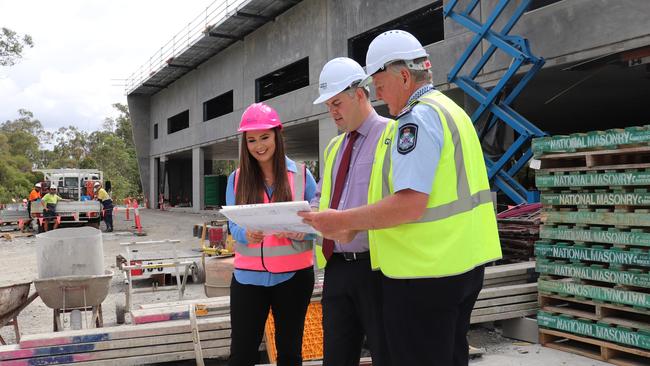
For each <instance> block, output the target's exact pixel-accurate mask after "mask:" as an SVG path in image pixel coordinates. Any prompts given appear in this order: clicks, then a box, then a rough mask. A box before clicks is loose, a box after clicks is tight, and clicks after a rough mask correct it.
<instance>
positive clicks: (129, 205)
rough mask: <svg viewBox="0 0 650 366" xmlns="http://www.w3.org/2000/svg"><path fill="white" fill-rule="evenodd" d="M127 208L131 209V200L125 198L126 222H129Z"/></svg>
mask: <svg viewBox="0 0 650 366" xmlns="http://www.w3.org/2000/svg"><path fill="white" fill-rule="evenodd" d="M129 207H131V200H129V199H128V198H127V199H126V221H129V220H131V219H130V218H129Z"/></svg>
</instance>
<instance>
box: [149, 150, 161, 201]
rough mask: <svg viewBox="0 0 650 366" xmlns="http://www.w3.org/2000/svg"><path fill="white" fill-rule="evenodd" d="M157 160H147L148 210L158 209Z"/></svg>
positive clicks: (153, 158) (154, 158) (152, 158)
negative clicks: (148, 173)
mask: <svg viewBox="0 0 650 366" xmlns="http://www.w3.org/2000/svg"><path fill="white" fill-rule="evenodd" d="M158 161H159V160H158V158H156V157H151V158H149V172H150V175H149V196H148V198H147V199H148V200H149V207H150V208H159V207H158V174H159V166H158V165H159V164H158Z"/></svg>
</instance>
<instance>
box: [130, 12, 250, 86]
mask: <svg viewBox="0 0 650 366" xmlns="http://www.w3.org/2000/svg"><path fill="white" fill-rule="evenodd" d="M248 2H250V0H225V1H224V0H215V1H214V2H212V3H211V4H210V5H208V6H207V7H206V8H205V10H204V11H202V12H201V13H200V14H199V15H197V16H196V18H194V19H193V20H192V21H190V22H189V23H188V24H187V26H186V27H183V29H182V30H181V31H180V32H178V33H177V34H175V35H174V36H173V37H172V38H171V39H170V40H169V41H168V42H167V43H165V44H164V45H163V46H162V47H160V50H159V51H157V52H156V53H154V54H153V55H152V56H151V57H150V58H149V60H147V62H145V63H144V64H142V66H140V67H139V68H138V69H137V70H136V71H135V72H134V73H133V74H131V76H129V77H128V78H127V79H126V84H125V91H126V94H127V95H128V94H130V93H131V92H132V91H133V90H135V89H136V88H138V87H139V86H140V85H142V84H143V83H144V82H145V81H146V80H147V79H149V78H150V77H151V76H153V75H155V74H156V73H157V72H158V71H160V70H161V69H163V68H164V67H165V66H167V65H168V64H169V63H171V62H172V61H173V60H174V58H175V57H176V56H178V55H180V54H182V53H183V52H185V51H186V50H187V49H189V48H190V47H192V45H194V44H195V43H196V42H198V41H199V40H200V39H201V38H203V37H204V36H205V34H206V32H209V30H210V29H212V28H214V27H216V26H218V25H219V24H221V23H222V22H223V21H224V20H226V19H228V18H229V17H230V16H231V15H232V14H234V13H236V12H237V9H238V8H240V7H241V6H242V4H244V3H248Z"/></svg>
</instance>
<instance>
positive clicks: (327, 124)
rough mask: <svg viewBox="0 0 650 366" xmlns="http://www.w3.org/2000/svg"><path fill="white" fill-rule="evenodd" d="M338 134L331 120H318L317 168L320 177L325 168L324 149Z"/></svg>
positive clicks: (328, 118)
mask: <svg viewBox="0 0 650 366" xmlns="http://www.w3.org/2000/svg"><path fill="white" fill-rule="evenodd" d="M338 134H339V130H338V128H337V127H336V123H334V120H333V119H332V118H330V117H327V118H323V119H321V120H318V167H319V170H320V172H319V173H320V176H321V177H322V176H323V167H324V166H325V160H324V159H323V155H324V154H325V148H326V147H327V144H328V143H329V142H330V140H331V139H332V138H334V136H336V135H338Z"/></svg>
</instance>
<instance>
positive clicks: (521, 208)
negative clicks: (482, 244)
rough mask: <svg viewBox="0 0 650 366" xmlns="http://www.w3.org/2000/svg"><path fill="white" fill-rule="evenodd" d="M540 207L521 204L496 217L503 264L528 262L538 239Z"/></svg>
mask: <svg viewBox="0 0 650 366" xmlns="http://www.w3.org/2000/svg"><path fill="white" fill-rule="evenodd" d="M541 209H542V205H541V204H539V203H531V204H521V205H517V206H515V207H512V208H510V209H508V210H506V211H503V212H500V213H499V214H498V215H497V224H498V226H499V240H500V241H501V251H502V252H503V259H502V260H501V261H500V262H503V263H517V262H525V261H530V260H532V259H533V258H534V257H535V254H534V250H535V242H536V241H537V240H538V239H539V224H540V222H541Z"/></svg>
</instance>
